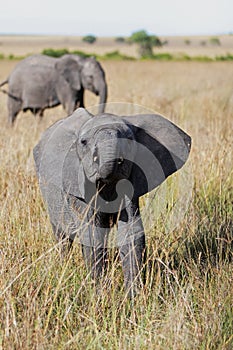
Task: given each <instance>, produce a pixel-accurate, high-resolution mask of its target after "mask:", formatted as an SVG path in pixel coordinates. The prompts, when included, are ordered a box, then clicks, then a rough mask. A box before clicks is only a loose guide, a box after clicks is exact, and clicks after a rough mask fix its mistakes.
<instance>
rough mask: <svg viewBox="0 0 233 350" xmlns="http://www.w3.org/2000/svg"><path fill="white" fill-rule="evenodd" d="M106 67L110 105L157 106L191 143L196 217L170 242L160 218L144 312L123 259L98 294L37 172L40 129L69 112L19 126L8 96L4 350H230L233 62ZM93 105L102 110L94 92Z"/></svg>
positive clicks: (0, 99)
mask: <svg viewBox="0 0 233 350" xmlns="http://www.w3.org/2000/svg"><path fill="white" fill-rule="evenodd" d="M4 64H5V66H4V67H3V66H1V67H0V77H4V76H5V73H6V71H7V63H6V62H5V63H4ZM11 64H12V63H11ZM1 65H2V63H1ZM103 65H104V68H105V70H106V74H107V79H108V82H109V101H110V102H113V101H116V102H119V101H120V102H132V103H137V104H141V105H144V106H146V107H147V108H149V109H152V110H154V111H156V110H157V111H159V112H160V113H163V114H165V115H166V116H167V117H168V118H169V119H171V120H172V121H174V122H175V123H177V124H178V125H180V126H181V127H182V128H183V129H184V130H186V131H187V132H188V133H189V134H190V135H191V136H192V139H193V146H192V152H191V155H190V160H189V161H190V163H191V164H192V169H193V176H194V188H193V196H192V201H191V203H190V206H189V209H188V212H187V213H186V215H185V218H184V220H183V221H182V222H181V224H180V226H179V227H178V228H177V229H175V230H174V231H172V232H170V233H169V234H166V233H165V224H166V223H165V222H163V220H162V219H160V220H158V221H157V222H156V226H155V227H154V229H153V230H152V232H150V234H148V237H150V238H149V239H148V241H147V245H148V254H147V263H146V265H147V270H148V271H147V278H146V285H145V288H144V290H143V291H142V293H141V295H139V297H138V299H137V300H135V303H134V306H132V305H129V303H128V302H127V300H125V296H124V290H123V283H122V282H123V281H122V280H123V278H122V272H121V267H120V264H119V261H118V260H114V252H112V254H111V257H110V259H111V260H112V264H111V266H112V267H111V268H110V269H109V271H108V276H107V278H108V279H107V281H104V282H103V285H102V290H101V292H100V291H99V292H98V293H97V292H95V288H94V287H93V284H92V282H91V281H90V279H89V278H88V276H87V275H86V271H85V267H84V263H83V260H82V256H81V252H80V247H79V245H78V244H76V245H75V249H74V251H73V253H72V254H71V256H70V257H69V259H68V260H67V261H65V262H64V261H62V260H61V259H60V255H59V252H58V247H57V246H56V244H55V241H54V239H53V234H52V230H51V227H50V224H49V220H48V216H47V212H46V210H45V207H44V204H43V202H42V199H41V195H40V191H39V188H38V184H37V180H36V177H35V171H34V166H33V160H32V149H33V147H34V145H35V144H36V142H37V141H38V139H39V137H40V134H41V132H42V131H43V130H44V129H45V128H47V127H48V126H49V125H50V124H51V123H52V122H54V121H55V120H57V119H59V118H61V117H63V116H64V115H65V114H64V112H63V111H62V109H61V107H57V108H54V109H52V110H49V111H47V112H46V113H45V117H44V119H43V121H42V122H38V121H37V120H35V119H34V117H33V116H32V115H31V114H30V113H27V114H23V113H22V114H20V115H19V117H18V119H17V122H16V125H15V127H14V128H13V129H11V128H9V127H8V126H7V109H6V96H5V95H0V120H1V128H0V164H1V167H0V199H1V208H0V235H1V240H0V245H1V246H0V253H1V255H0V269H1V281H0V282H1V289H0V305H1V313H0V319H1V331H0V332H1V333H0V344H1V345H0V348H2V349H4V350H12V349H17V350H18V349H24V350H27V349H28V350H29V349H30V350H32V349H46V350H47V349H229V350H230V349H232V348H233V332H232V330H233V310H232V301H233V288H232V281H233V273H232V267H233V266H232V248H233V246H232V203H233V192H232V183H233V174H232V149H231V147H232V117H233V95H232V93H233V89H232V88H233V84H232V76H233V66H232V64H230V63H211V64H208V63H193V62H189V63H153V62H103ZM86 99H87V102H88V104H95V103H96V102H97V99H96V98H95V97H93V96H92V95H91V94H87V96H86Z"/></svg>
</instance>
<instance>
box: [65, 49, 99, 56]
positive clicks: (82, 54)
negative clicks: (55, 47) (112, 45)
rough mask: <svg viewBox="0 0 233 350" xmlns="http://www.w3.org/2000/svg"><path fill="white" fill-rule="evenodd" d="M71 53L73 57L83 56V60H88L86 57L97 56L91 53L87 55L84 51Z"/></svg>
mask: <svg viewBox="0 0 233 350" xmlns="http://www.w3.org/2000/svg"><path fill="white" fill-rule="evenodd" d="M70 53H72V54H73V55H78V56H81V57H83V58H86V57H91V56H94V57H95V56H96V55H95V54H91V53H86V52H83V51H79V50H74V51H71V52H70Z"/></svg>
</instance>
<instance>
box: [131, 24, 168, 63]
mask: <svg viewBox="0 0 233 350" xmlns="http://www.w3.org/2000/svg"><path fill="white" fill-rule="evenodd" d="M129 42H130V43H136V44H138V45H139V54H140V56H141V57H152V56H153V47H154V46H157V47H161V46H162V42H161V40H160V39H159V38H158V37H157V36H156V35H149V34H148V33H147V32H146V31H145V30H139V31H137V32H134V33H133V34H132V35H131V36H130V37H129Z"/></svg>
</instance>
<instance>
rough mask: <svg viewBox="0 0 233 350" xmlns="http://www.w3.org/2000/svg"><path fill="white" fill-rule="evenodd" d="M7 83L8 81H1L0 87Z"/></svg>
mask: <svg viewBox="0 0 233 350" xmlns="http://www.w3.org/2000/svg"><path fill="white" fill-rule="evenodd" d="M7 83H8V79H6V80H4V81H2V82H1V83H0V87H1V86H3V85H5V84H7Z"/></svg>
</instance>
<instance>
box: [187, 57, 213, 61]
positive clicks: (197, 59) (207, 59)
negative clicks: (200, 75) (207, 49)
mask: <svg viewBox="0 0 233 350" xmlns="http://www.w3.org/2000/svg"><path fill="white" fill-rule="evenodd" d="M192 61H199V62H212V61H214V59H213V58H211V57H208V56H193V57H192Z"/></svg>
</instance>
